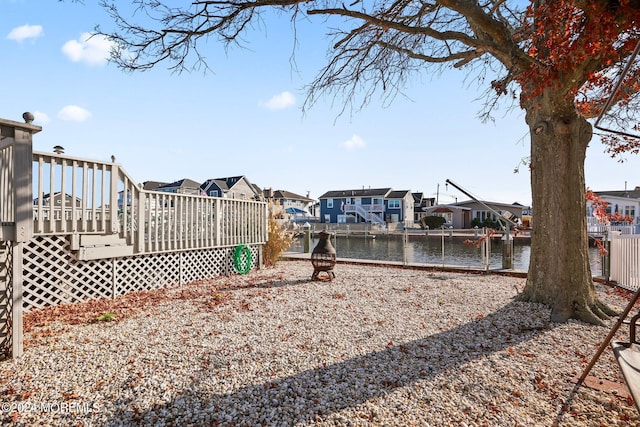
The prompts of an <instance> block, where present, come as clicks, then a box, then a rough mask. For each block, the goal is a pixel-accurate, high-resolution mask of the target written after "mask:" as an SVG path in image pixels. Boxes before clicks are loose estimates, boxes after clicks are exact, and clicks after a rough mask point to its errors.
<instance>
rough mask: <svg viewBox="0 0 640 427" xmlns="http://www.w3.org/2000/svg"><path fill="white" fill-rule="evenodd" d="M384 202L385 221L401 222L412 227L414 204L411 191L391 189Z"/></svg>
mask: <svg viewBox="0 0 640 427" xmlns="http://www.w3.org/2000/svg"><path fill="white" fill-rule="evenodd" d="M384 202H385V205H386V208H387V210H386V214H385V218H386V220H387V222H391V223H396V222H403V223H404V226H405V227H413V218H414V212H415V210H414V208H415V204H414V201H413V194H412V193H411V191H409V190H398V191H393V190H392V191H390V192H389V193H388V194H387V196H386V197H385V200H384ZM401 218H402V219H401Z"/></svg>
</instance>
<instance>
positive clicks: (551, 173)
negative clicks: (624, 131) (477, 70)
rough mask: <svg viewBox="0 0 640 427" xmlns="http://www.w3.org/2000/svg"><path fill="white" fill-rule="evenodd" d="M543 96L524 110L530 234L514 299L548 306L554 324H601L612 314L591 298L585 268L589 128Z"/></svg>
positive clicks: (570, 111)
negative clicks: (525, 270) (525, 268)
mask: <svg viewBox="0 0 640 427" xmlns="http://www.w3.org/2000/svg"><path fill="white" fill-rule="evenodd" d="M548 95H549V94H548V93H547V94H546V95H543V96H542V97H541V98H540V99H538V100H537V101H540V102H539V103H535V105H533V106H531V107H530V108H527V123H528V124H529V128H530V130H531V191H532V202H533V205H532V207H533V231H532V236H531V260H530V264H529V274H528V278H527V284H526V286H525V289H524V291H523V293H522V294H521V296H520V297H521V299H522V300H525V301H531V302H540V303H544V304H547V305H549V306H550V307H551V308H552V311H551V320H552V321H554V322H564V321H566V320H567V319H570V318H575V319H580V320H583V321H586V322H589V323H596V324H602V323H603V322H602V321H601V320H600V319H604V318H607V317H608V315H611V314H613V313H612V311H611V310H610V309H609V308H608V307H606V306H605V305H604V304H602V303H601V302H600V301H599V300H598V298H597V295H596V293H595V287H594V284H593V280H592V275H591V267H590V264H589V241H588V235H587V227H586V189H585V178H584V161H585V156H586V150H587V146H588V145H589V141H590V140H591V136H592V129H591V125H590V124H589V123H588V122H587V121H586V120H585V119H584V118H582V117H579V116H578V115H577V114H576V113H575V107H574V106H573V105H572V104H567V103H566V102H564V103H560V102H557V100H554V99H552V97H550V96H548Z"/></svg>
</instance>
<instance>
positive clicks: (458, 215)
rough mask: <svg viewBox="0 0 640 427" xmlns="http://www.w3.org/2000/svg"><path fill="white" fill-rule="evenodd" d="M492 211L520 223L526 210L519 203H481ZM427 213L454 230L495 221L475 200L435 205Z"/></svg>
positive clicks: (492, 214)
mask: <svg viewBox="0 0 640 427" xmlns="http://www.w3.org/2000/svg"><path fill="white" fill-rule="evenodd" d="M483 203H484V204H485V205H487V206H489V207H490V208H491V209H493V210H494V211H496V212H498V213H499V214H501V215H504V216H506V217H508V218H509V219H510V220H511V221H514V222H516V223H517V222H521V221H522V215H523V211H525V210H526V209H527V207H526V206H523V205H521V204H519V203H512V204H508V203H497V202H488V201H483ZM427 213H428V214H429V215H433V216H442V217H444V218H445V224H446V225H447V226H448V227H449V226H450V227H453V228H456V229H463V228H473V225H472V222H474V221H473V220H474V219H476V220H477V221H475V222H480V223H483V222H485V220H487V219H490V220H492V221H496V220H497V215H496V214H495V213H493V212H492V211H491V210H489V209H487V208H486V207H485V206H483V205H482V204H481V203H479V202H476V201H475V200H467V201H464V202H458V203H452V204H449V205H437V206H433V207H429V208H427Z"/></svg>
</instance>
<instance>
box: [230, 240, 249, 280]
mask: <svg viewBox="0 0 640 427" xmlns="http://www.w3.org/2000/svg"><path fill="white" fill-rule="evenodd" d="M243 255H244V256H243ZM242 258H244V259H245V260H246V262H245V263H243V262H242ZM252 262H253V255H251V249H249V248H248V247H247V245H238V246H236V248H235V250H234V251H233V266H234V267H235V269H236V271H237V272H238V273H240V274H247V272H248V271H249V270H251V263H252Z"/></svg>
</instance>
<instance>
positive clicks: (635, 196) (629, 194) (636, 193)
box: [594, 186, 640, 199]
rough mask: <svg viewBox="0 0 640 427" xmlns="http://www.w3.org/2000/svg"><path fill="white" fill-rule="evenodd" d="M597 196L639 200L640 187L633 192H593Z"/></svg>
mask: <svg viewBox="0 0 640 427" xmlns="http://www.w3.org/2000/svg"><path fill="white" fill-rule="evenodd" d="M594 193H596V195H598V196H612V197H626V198H629V199H640V186H637V187H636V188H634V189H633V190H615V191H594Z"/></svg>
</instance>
